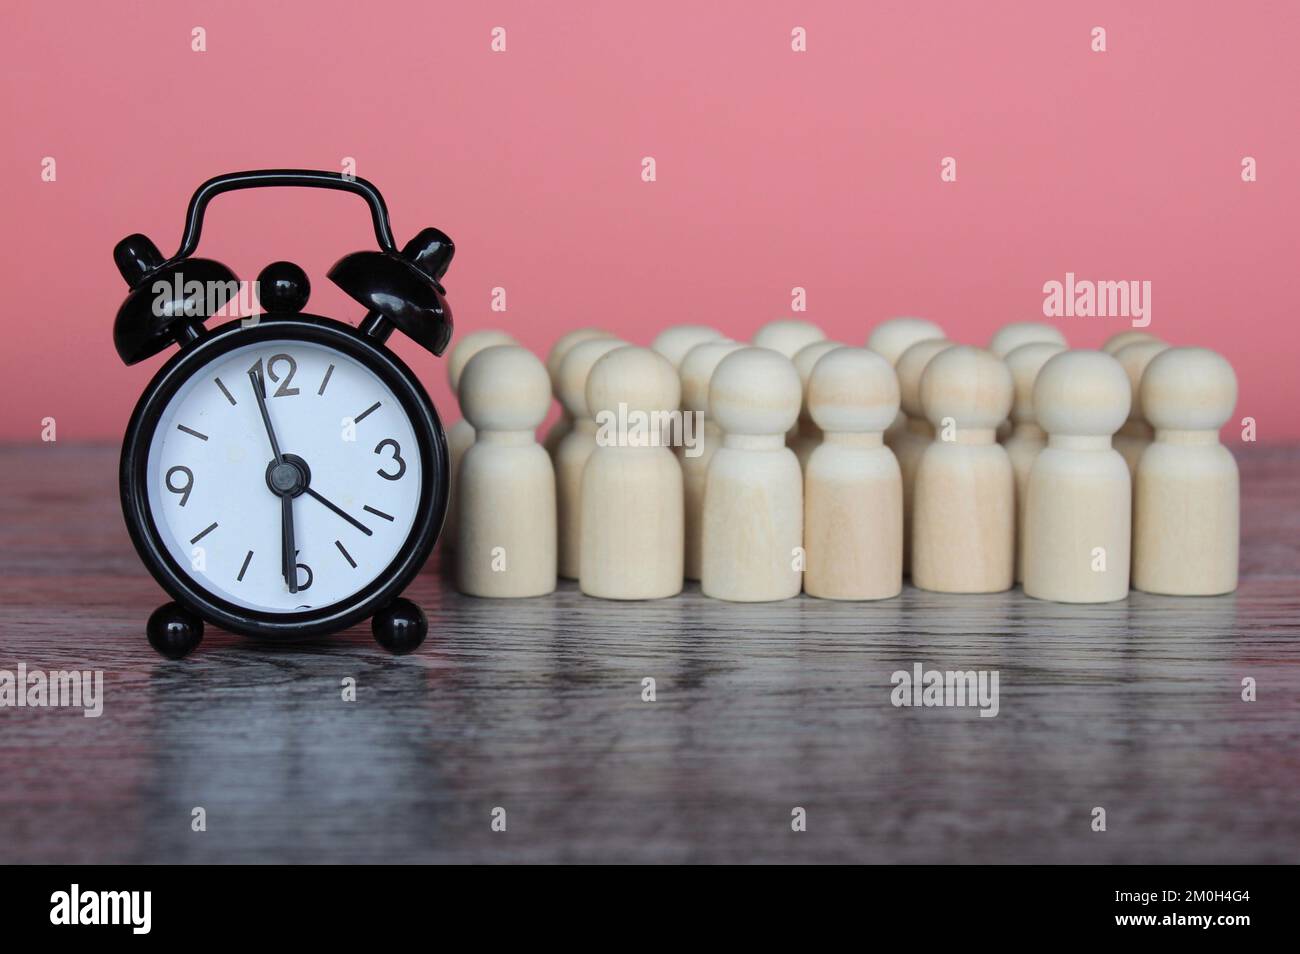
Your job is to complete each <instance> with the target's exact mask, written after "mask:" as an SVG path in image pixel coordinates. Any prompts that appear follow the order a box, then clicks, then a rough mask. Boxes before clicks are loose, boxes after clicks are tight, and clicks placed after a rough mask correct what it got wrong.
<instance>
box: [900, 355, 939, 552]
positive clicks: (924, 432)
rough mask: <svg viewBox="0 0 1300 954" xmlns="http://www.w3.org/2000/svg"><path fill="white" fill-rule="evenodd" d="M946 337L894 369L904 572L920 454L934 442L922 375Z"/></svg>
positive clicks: (906, 359) (910, 536)
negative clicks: (924, 403) (899, 416)
mask: <svg viewBox="0 0 1300 954" xmlns="http://www.w3.org/2000/svg"><path fill="white" fill-rule="evenodd" d="M952 346H953V343H952V342H951V341H949V340H948V339H947V338H925V339H922V340H921V341H918V342H916V343H915V344H913V345H912V346H911V347H909V348H908V349H907V350H906V351H904V352H903V354H902V355H901V356H900V357H899V359H898V361H897V362H896V366H895V368H894V370H895V372H896V373H897V376H898V393H899V405H900V407H901V408H902V414H903V427H902V428H900V429H899V431H898V433H897V435H896V436H895V437H894V440H893V445H892V450H893V452H894V457H896V458H897V459H898V469H899V473H900V474H901V476H902V482H903V572H904V573H911V572H912V499H913V495H914V494H915V491H916V469H917V468H918V467H919V466H920V464H921V455H922V454H924V453H925V449H926V448H927V447H929V446H930V444H931V442H932V441H933V440H934V427H933V426H932V425H931V424H930V422H929V421H928V420H927V419H926V417H925V409H924V408H923V407H922V406H921V375H922V374H923V373H924V372H925V368H926V365H928V364H929V363H930V361H931V359H933V358H934V356H935V355H937V354H939V352H941V351H946V350H947V349H948V348H951V347H952Z"/></svg>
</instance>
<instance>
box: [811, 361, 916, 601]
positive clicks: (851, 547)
mask: <svg viewBox="0 0 1300 954" xmlns="http://www.w3.org/2000/svg"><path fill="white" fill-rule="evenodd" d="M806 351H807V349H806V348H805V349H804V350H803V351H801V352H800V354H801V355H802V354H804V353H805V352H806ZM806 395H807V397H806V403H807V405H808V407H809V409H810V411H811V413H812V417H813V420H814V421H815V422H816V423H817V425H818V427H819V428H820V429H821V431H822V433H823V434H824V435H825V437H824V440H823V441H822V443H821V444H820V445H819V446H818V447H817V448H816V449H814V450H813V452H812V454H811V455H810V457H809V460H808V463H807V465H806V467H805V479H804V550H805V552H806V554H807V568H806V569H805V571H804V589H805V590H806V591H807V592H808V594H809V595H810V596H817V597H821V598H823V599H835V600H880V599H887V598H889V597H891V596H897V595H898V593H899V592H900V591H901V590H902V588H903V482H902V476H901V474H900V473H899V470H898V461H897V460H895V458H894V455H893V452H892V451H890V449H889V448H888V447H886V446H885V444H884V433H885V428H887V427H888V426H889V425H890V424H891V423H892V422H893V420H894V417H895V415H896V414H897V413H898V378H897V376H896V375H895V374H894V369H893V368H891V367H890V365H889V362H888V361H887V360H885V358H884V357H882V356H881V355H879V354H877V353H876V352H874V351H871V350H869V349H867V348H836V349H834V350H832V351H830V352H829V353H827V354H825V355H824V356H823V357H822V358H820V359H819V360H818V361H817V363H816V365H815V366H814V368H813V371H812V374H811V375H810V376H809V379H808V387H807V391H806Z"/></svg>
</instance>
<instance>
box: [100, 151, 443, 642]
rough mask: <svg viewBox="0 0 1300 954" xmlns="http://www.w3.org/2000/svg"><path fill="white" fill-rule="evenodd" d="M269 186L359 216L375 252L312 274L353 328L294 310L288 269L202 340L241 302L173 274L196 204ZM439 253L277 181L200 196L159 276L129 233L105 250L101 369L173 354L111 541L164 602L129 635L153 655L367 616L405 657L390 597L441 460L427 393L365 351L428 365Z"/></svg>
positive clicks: (225, 286)
mask: <svg viewBox="0 0 1300 954" xmlns="http://www.w3.org/2000/svg"><path fill="white" fill-rule="evenodd" d="M270 186H300V187H302V186H305V187H311V188H322V189H335V190H341V191H344V192H351V193H354V194H356V195H359V196H361V197H362V198H363V199H365V200H366V202H367V203H368V205H369V207H370V213H371V218H372V219H373V222H374V229H375V238H376V240H377V242H378V248H377V249H375V250H366V251H359V252H353V253H352V254H350V255H346V256H344V257H343V258H341V259H340V260H339V261H338V262H337V263H336V264H335V265H334V266H333V267H332V268H331V269H330V270H329V272H328V277H329V279H330V280H331V281H332V282H334V284H336V285H337V286H339V287H340V288H342V289H343V291H345V292H346V293H347V294H348V295H349V296H350V297H351V298H353V299H354V300H356V301H357V302H358V303H360V304H361V306H362V307H363V308H365V316H364V317H363V318H362V319H361V321H360V323H359V324H358V325H357V326H356V327H353V326H352V325H349V324H346V323H344V322H341V321H336V320H334V319H331V318H325V317H321V316H319V315H311V314H307V313H305V312H303V310H302V309H303V308H304V307H305V306H306V304H307V299H308V296H309V295H310V291H311V286H310V282H309V281H308V279H307V275H306V274H305V273H304V272H303V270H302V269H301V268H299V267H298V266H297V265H295V264H293V263H292V262H274V263H272V264H270V265H268V266H266V268H264V269H263V270H262V272H261V274H260V275H259V276H258V286H257V288H258V292H257V297H258V299H259V301H260V304H261V307H262V309H263V313H261V314H258V315H255V316H252V317H245V318H242V319H241V318H234V319H233V320H230V321H228V322H226V323H224V324H221V325H219V326H216V327H213V328H207V327H205V322H206V321H207V320H208V318H210V317H212V316H213V315H214V314H215V313H222V312H224V310H225V306H226V305H227V304H228V303H229V302H231V301H232V300H233V299H234V298H235V297H236V295H239V294H240V293H241V290H240V285H239V283H238V281H237V280H236V278H235V275H234V273H233V272H231V270H230V269H228V268H227V267H226V266H224V265H222V264H221V263H220V262H216V261H213V260H211V259H204V258H196V257H193V254H194V252H195V250H196V249H197V247H198V243H199V235H200V233H201V231H202V228H203V215H204V211H205V210H206V208H207V205H208V202H209V201H210V200H211V199H212V198H213V197H214V196H217V195H220V194H221V193H223V192H230V191H232V190H236V189H253V188H263V187H270ZM454 251H455V248H454V246H453V244H452V242H451V239H449V238H448V237H447V236H446V235H445V234H443V233H442V232H440V231H438V230H437V229H434V228H426V229H424V230H423V231H421V232H420V233H419V234H417V235H416V236H415V237H414V238H413V239H411V241H410V242H408V243H407V244H406V245H405V246H404V247H403V248H402V249H401V251H398V249H397V247H396V245H395V244H394V242H393V236H392V231H391V228H390V226H389V222H388V211H387V207H386V206H385V204H384V200H383V197H382V196H381V195H380V193H379V191H378V190H377V189H376V188H375V187H374V186H373V185H372V184H371V183H369V182H367V181H366V180H364V179H360V178H356V177H354V176H346V175H340V174H338V173H332V172H318V171H311V170H292V169H284V170H263V171H253V172H237V173H232V174H230V175H223V176H218V177H216V178H214V179H209V180H208V181H207V182H205V183H203V184H202V185H201V186H200V187H199V188H198V190H197V191H196V192H195V193H194V196H193V197H192V198H191V199H190V204H189V211H188V213H187V216H186V221H185V231H184V234H183V237H182V239H181V245H180V249H179V251H177V253H176V254H175V255H173V256H172V257H171V258H169V259H167V260H165V261H164V260H163V258H162V256H161V255H160V254H159V252H158V249H157V247H156V246H155V245H154V243H153V242H151V241H150V240H149V239H148V238H147V237H145V236H144V235H139V234H136V235H130V236H128V237H127V238H124V239H123V240H122V241H121V242H119V243H118V244H117V246H116V248H115V249H114V252H113V257H114V260H115V262H116V264H117V267H118V270H119V271H120V272H121V273H122V277H123V278H125V279H126V282H127V284H128V285H129V286H130V287H131V291H130V294H129V295H128V296H127V298H126V301H125V302H124V303H123V304H122V307H121V308H120V309H119V311H118V313H117V318H116V320H115V322H114V326H113V340H114V344H115V345H116V347H117V353H118V355H119V356H120V357H121V359H122V360H123V361H124V362H125V363H126V364H128V365H131V364H135V363H136V362H138V361H142V360H144V359H146V358H148V357H150V356H152V355H155V354H157V353H159V352H160V351H162V350H163V349H165V348H169V347H171V346H173V345H178V346H179V349H180V350H179V351H178V352H177V353H176V354H174V355H172V357H171V358H170V359H169V360H168V361H167V363H166V364H164V365H163V366H162V368H161V369H160V370H159V371H158V373H157V374H156V375H155V376H154V378H153V380H152V381H151V382H150V383H149V386H148V387H147V388H146V389H145V392H144V394H143V395H142V396H141V398H140V401H139V403H138V404H137V405H136V408H135V411H134V413H133V414H132V415H131V419H130V423H129V424H128V426H127V429H126V436H125V439H124V441H123V445H122V460H121V470H120V484H121V497H122V512H123V515H124V516H125V519H126V526H127V529H128V531H129V533H130V536H131V540H132V542H133V543H134V544H135V548H136V550H137V552H138V553H139V554H140V558H141V560H143V561H144V565H145V566H146V567H147V568H148V569H149V571H150V573H152V574H153V576H154V578H155V579H156V580H157V581H158V583H159V584H160V585H161V586H162V588H163V589H164V590H165V591H166V592H167V593H168V594H169V595H170V596H171V597H172V598H173V600H174V602H171V603H167V604H166V605H164V606H162V607H160V608H158V609H157V610H156V611H155V612H154V613H153V615H152V616H151V617H150V619H149V622H148V625H147V627H146V631H147V635H148V639H149V642H150V643H151V645H153V647H154V648H155V649H156V650H157V651H158V652H160V653H161V654H163V655H164V656H167V657H169V658H173V659H178V658H180V657H183V656H185V655H186V654H187V653H189V652H190V651H191V650H192V649H194V647H195V646H197V645H198V643H199V641H200V640H201V639H202V636H203V624H204V622H205V621H206V622H207V623H210V624H212V625H215V626H220V627H222V628H224V629H227V630H230V631H231V632H235V633H241V634H245V635H249V636H254V637H261V638H264V639H269V640H278V641H285V640H293V639H305V638H311V637H317V636H322V635H325V634H328V633H332V632H335V631H338V630H341V629H344V628H346V627H348V626H352V625H354V624H355V623H357V622H359V621H361V620H362V619H365V618H366V617H370V618H371V626H372V630H373V632H374V636H375V639H376V640H377V641H378V642H379V644H380V645H381V646H383V647H384V648H386V649H388V650H390V651H391V652H395V653H404V652H410V651H412V650H413V649H415V648H416V647H417V646H419V645H420V643H421V642H422V641H423V640H424V637H425V635H426V634H427V632H428V622H427V620H426V618H425V616H424V614H423V612H422V611H421V610H420V608H419V607H418V606H416V605H415V604H414V603H412V602H411V601H409V600H407V599H404V598H402V597H401V596H400V594H401V592H402V590H403V589H404V588H405V587H406V586H407V584H409V583H410V582H411V580H412V579H413V578H414V576H415V575H416V573H417V572H419V570H420V568H421V566H422V565H423V564H424V562H425V560H426V559H427V558H428V556H429V552H430V551H431V550H432V548H433V545H434V542H435V541H436V539H437V537H438V533H439V531H440V530H441V528H442V523H443V519H444V516H445V514H446V510H447V492H448V452H447V443H446V438H445V436H444V434H443V429H442V425H441V422H440V421H439V419H438V414H437V412H436V410H435V409H434V406H433V404H432V402H431V401H430V400H429V396H428V394H427V393H426V392H425V390H424V388H423V386H422V385H421V384H420V382H419V380H418V379H417V378H416V376H415V375H414V374H413V373H412V372H411V369H410V368H409V367H407V366H406V365H405V364H404V363H403V362H402V361H401V359H400V358H398V357H397V355H395V354H394V353H393V352H392V351H391V350H389V348H388V347H386V346H385V341H386V340H387V339H388V337H389V335H391V334H392V332H393V330H394V329H397V330H400V331H401V332H403V333H404V334H406V335H407V336H408V337H410V338H412V339H414V340H415V341H416V342H418V343H419V344H420V345H421V346H422V347H424V348H426V349H428V350H429V351H431V352H433V353H434V354H435V355H440V354H442V352H443V350H444V349H445V348H446V346H447V343H448V341H449V340H450V339H451V332H452V318H451V310H450V308H449V307H448V305H447V301H446V297H445V294H446V293H445V290H444V288H443V286H442V283H441V280H442V277H443V274H444V273H445V272H446V270H447V267H448V265H449V264H450V262H451V258H452V255H453V253H454Z"/></svg>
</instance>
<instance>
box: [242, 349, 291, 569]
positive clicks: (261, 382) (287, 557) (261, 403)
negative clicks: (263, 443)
mask: <svg viewBox="0 0 1300 954" xmlns="http://www.w3.org/2000/svg"><path fill="white" fill-rule="evenodd" d="M248 378H249V380H250V381H252V382H253V396H254V397H256V398H257V409H258V410H259V411H261V412H262V423H263V424H264V425H266V436H267V438H268V439H270V441H271V453H272V454H273V455H274V456H275V462H276V463H277V464H283V463H284V455H283V454H281V453H280V444H279V442H278V441H277V440H276V439H275V428H274V427H272V426H271V414H270V412H268V411H267V409H266V379H265V378H264V377H262V374H261V372H260V371H259V370H258V368H257V367H252V368H249V369H248ZM280 543H281V546H282V548H283V553H282V556H281V561H282V567H283V570H284V582H285V583H286V584H287V585H288V587H289V592H290V593H297V592H298V567H297V566H296V565H295V558H296V556H297V548H296V547H295V546H294V540H293V498H292V497H290V496H289V495H288V494H283V495H282V496H281V497H280Z"/></svg>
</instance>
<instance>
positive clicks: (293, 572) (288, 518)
mask: <svg viewBox="0 0 1300 954" xmlns="http://www.w3.org/2000/svg"><path fill="white" fill-rule="evenodd" d="M280 539H281V542H282V543H283V544H284V558H283V559H284V582H285V583H287V584H288V585H289V592H290V593H297V592H298V567H297V564H296V563H295V562H294V561H295V558H296V557H297V554H298V550H297V547H295V546H294V541H293V498H292V497H289V496H285V497H281V498H280Z"/></svg>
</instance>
